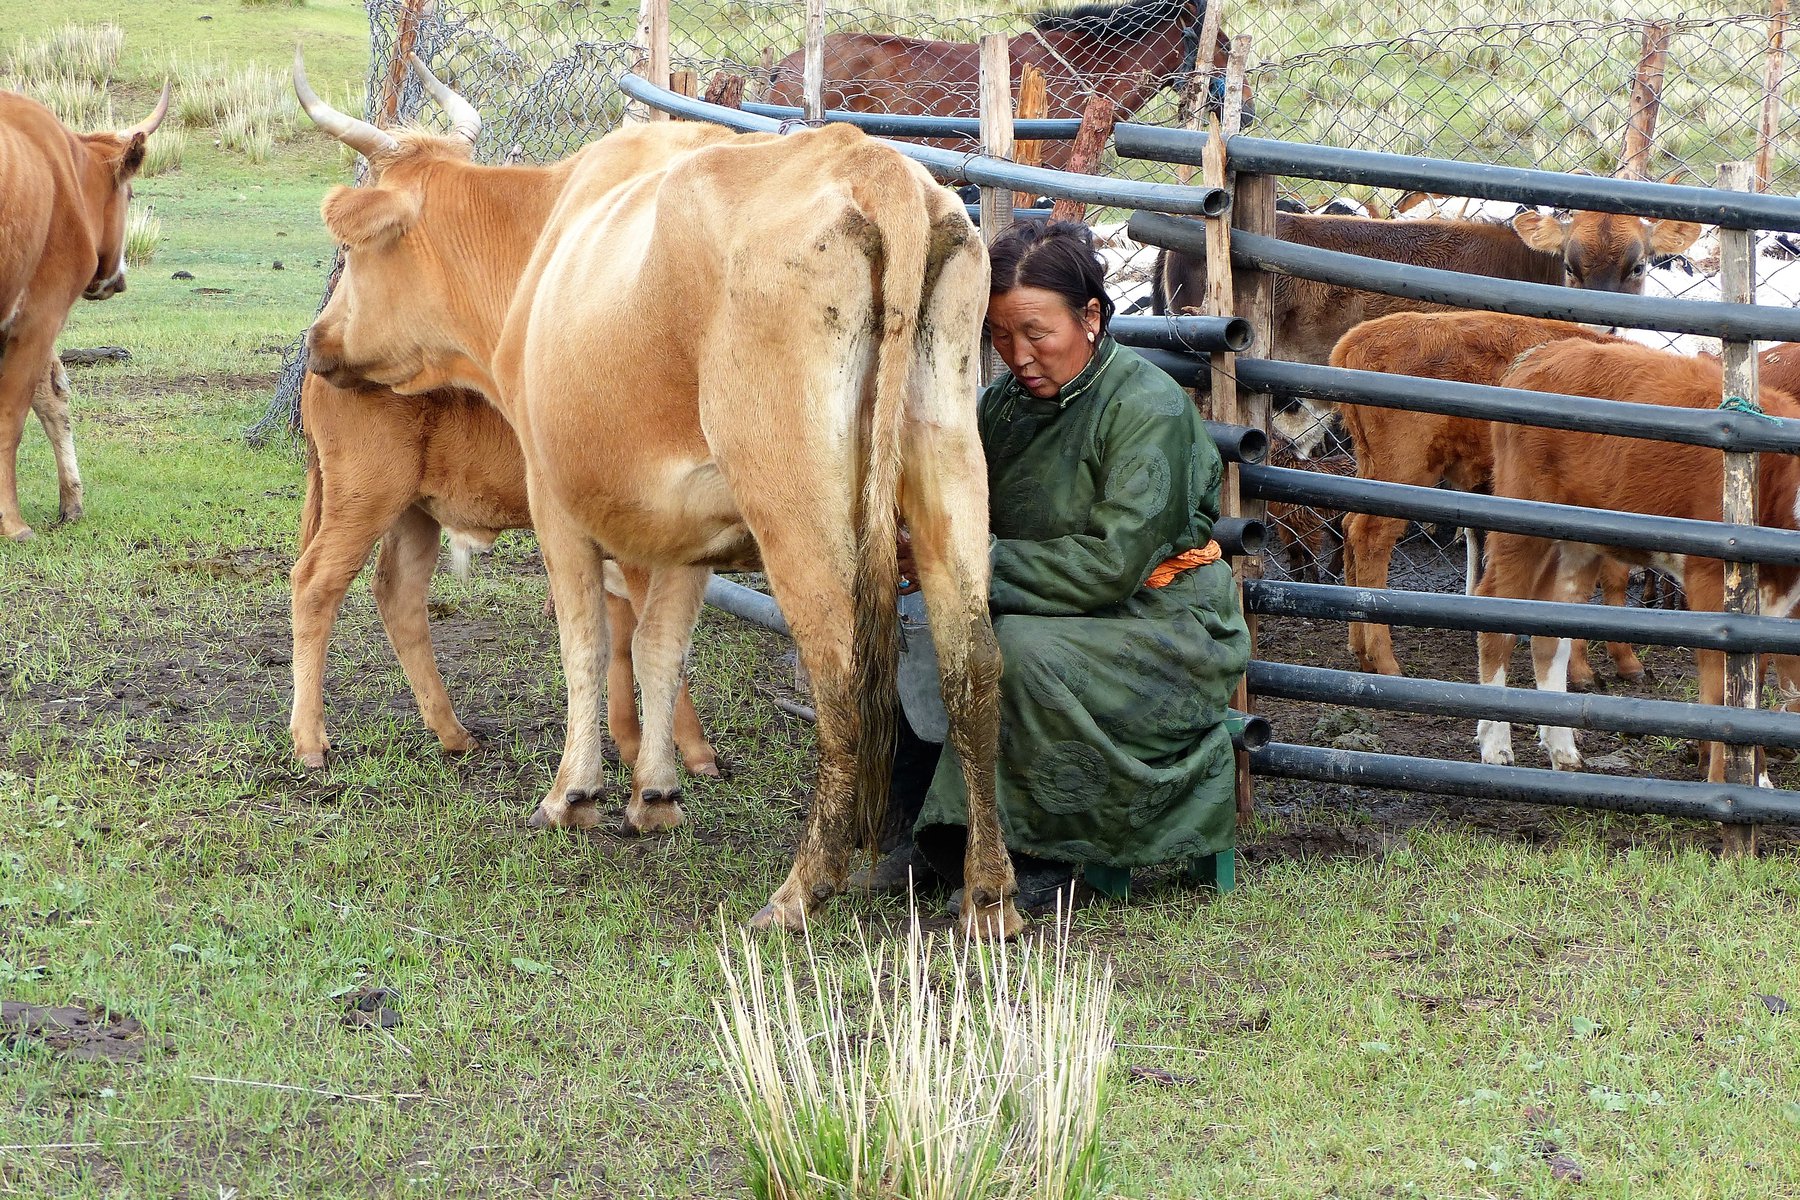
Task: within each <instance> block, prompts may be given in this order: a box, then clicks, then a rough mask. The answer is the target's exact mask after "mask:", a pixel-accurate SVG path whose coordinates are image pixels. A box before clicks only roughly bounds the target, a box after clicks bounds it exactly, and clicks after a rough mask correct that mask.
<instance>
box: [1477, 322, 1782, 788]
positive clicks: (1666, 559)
mask: <svg viewBox="0 0 1800 1200" xmlns="http://www.w3.org/2000/svg"><path fill="white" fill-rule="evenodd" d="M1501 382H1502V383H1503V385H1504V386H1506V387H1517V388H1527V389H1530V390H1533V391H1540V392H1560V393H1563V394H1566V395H1575V396H1600V397H1602V398H1606V399H1612V400H1631V401H1636V402H1638V403H1644V404H1662V405H1667V406H1670V407H1675V408H1697V409H1713V408H1717V407H1718V403H1719V395H1720V386H1721V383H1722V372H1721V369H1720V367H1719V364H1718V363H1717V362H1716V361H1714V360H1711V359H1706V358H1688V357H1685V356H1682V355H1678V354H1670V353H1667V352H1666V351H1661V350H1652V349H1650V348H1649V347H1646V346H1639V345H1636V344H1632V343H1617V344H1606V345H1594V344H1591V343H1588V342H1576V341H1563V342H1554V343H1551V344H1550V345H1547V346H1543V347H1540V348H1538V349H1536V350H1532V351H1529V352H1527V353H1526V355H1525V356H1524V358H1523V359H1522V360H1521V361H1520V363H1519V365H1518V366H1517V367H1515V368H1514V369H1513V370H1511V371H1509V372H1508V373H1507V374H1506V376H1505V378H1504V379H1503V380H1502V381H1501ZM1762 402H1763V407H1764V408H1765V409H1767V410H1768V411H1769V412H1770V413H1772V414H1774V415H1776V416H1782V417H1800V404H1797V403H1796V402H1795V401H1794V400H1793V399H1792V398H1791V397H1789V396H1788V395H1787V394H1786V393H1784V392H1778V391H1770V390H1765V391H1764V392H1763V398H1762ZM1723 477H1724V466H1723V456H1722V455H1721V454H1720V453H1719V452H1718V451H1717V450H1709V449H1706V448H1704V447H1701V446H1678V445H1672V444H1670V443H1666V442H1652V441H1644V440H1642V439H1639V438H1620V437H1608V436H1606V435H1603V434H1591V433H1568V432H1564V431H1559V430H1550V429H1537V428H1534V427H1531V426H1522V425H1497V426H1495V428H1494V494H1495V495H1497V496H1517V497H1522V498H1525V499H1530V500H1543V501H1548V502H1551V503H1556V504H1573V505H1578V506H1580V507H1583V508H1594V509H1611V510H1615V511H1619V512H1637V513H1655V514H1658V515H1661V516H1669V517H1685V518H1689V519H1692V520H1701V521H1717V520H1719V519H1720V513H1721V503H1722V502H1721V498H1720V497H1721V492H1722V490H1723ZM1758 490H1759V495H1758V503H1757V522H1758V524H1761V525H1765V526H1770V527H1773V528H1778V529H1793V528H1795V525H1796V513H1795V499H1796V494H1797V491H1800V461H1797V460H1796V459H1795V458H1794V457H1793V456H1791V455H1786V454H1770V455H1765V456H1763V458H1762V461H1761V464H1760V470H1759V480H1758ZM1608 559H1611V560H1612V561H1615V562H1620V563H1627V564H1631V565H1635V566H1651V565H1655V566H1660V567H1663V568H1664V569H1671V570H1673V571H1674V573H1676V574H1677V575H1679V576H1681V578H1682V583H1683V586H1684V587H1685V589H1686V591H1687V598H1688V607H1689V608H1690V609H1692V610H1693V611H1695V612H1718V611H1719V610H1720V607H1721V605H1722V597H1723V592H1724V565H1723V564H1722V563H1721V562H1719V561H1718V560H1717V559H1709V558H1699V557H1695V556H1690V555H1668V554H1659V553H1658V554H1653V553H1650V552H1647V551H1636V550H1624V549H1619V548H1617V547H1607V546H1594V545H1589V544H1587V543H1584V542H1575V541H1567V540H1550V539H1546V538H1534V537H1525V536H1522V535H1520V534H1506V533H1494V534H1490V535H1489V537H1488V550H1487V569H1486V570H1485V571H1484V572H1483V573H1482V576H1481V583H1480V586H1479V587H1478V588H1477V589H1476V590H1477V592H1478V593H1479V594H1480V595H1483V596H1512V597H1522V598H1525V599H1533V600H1560V601H1575V600H1582V599H1585V598H1586V597H1587V596H1588V594H1589V593H1590V592H1591V591H1592V590H1593V587H1594V578H1595V576H1596V574H1597V573H1598V572H1599V569H1600V567H1601V565H1602V564H1603V563H1604V562H1605V561H1607V560H1608ZM1759 583H1760V589H1761V600H1762V611H1763V613H1765V614H1767V615H1771V616H1783V617H1785V616H1788V615H1790V614H1791V613H1792V612H1793V611H1794V608H1795V605H1796V603H1800V569H1797V568H1794V567H1781V566H1764V567H1762V568H1760V570H1759ZM1517 640H1518V639H1517V638H1516V637H1514V636H1513V635H1510V634H1499V633H1484V634H1481V635H1479V638H1478V645H1479V648H1480V659H1481V667H1480V670H1481V681H1482V682H1483V683H1488V684H1494V685H1498V686H1504V685H1505V683H1506V667H1507V661H1508V660H1509V659H1510V658H1511V656H1512V649H1513V646H1514V645H1515V643H1516V642H1517ZM1531 650H1532V655H1531V657H1532V667H1533V672H1534V674H1535V677H1536V681H1537V686H1538V687H1540V688H1542V689H1545V690H1548V691H1561V690H1563V688H1564V686H1565V685H1566V682H1567V668H1568V663H1569V657H1570V646H1569V643H1568V641H1567V639H1563V640H1560V641H1559V640H1557V639H1554V638H1533V639H1532V647H1531ZM1695 653H1696V657H1697V658H1698V661H1699V665H1700V702H1701V703H1703V704H1719V703H1721V702H1722V701H1723V699H1724V680H1725V656H1724V654H1723V653H1721V652H1719V651H1716V650H1700V651H1696V652H1695ZM1539 738H1540V740H1541V741H1542V743H1543V745H1544V748H1545V750H1546V751H1547V752H1548V753H1549V756H1550V761H1551V764H1552V765H1553V766H1555V767H1556V768H1557V769H1559V770H1576V769H1579V768H1580V766H1581V754H1580V752H1579V751H1578V750H1577V749H1576V747H1575V737H1574V734H1573V732H1572V731H1570V730H1569V729H1566V728H1563V727H1560V726H1541V727H1540V728H1539ZM1480 740H1481V759H1482V761H1483V762H1488V763H1510V762H1512V761H1513V752H1512V726H1511V725H1509V724H1507V723H1506V722H1503V721H1483V722H1481V724H1480ZM1709 749H1710V753H1709V756H1708V757H1709V765H1708V769H1707V778H1708V779H1710V780H1712V781H1714V782H1717V781H1719V780H1721V779H1723V778H1724V770H1725V759H1724V755H1723V753H1722V752H1721V747H1720V745H1719V744H1718V743H1709Z"/></svg>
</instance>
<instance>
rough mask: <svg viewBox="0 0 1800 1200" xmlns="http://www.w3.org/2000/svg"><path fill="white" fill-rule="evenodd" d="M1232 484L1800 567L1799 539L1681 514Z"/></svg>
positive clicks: (1420, 515) (1315, 501)
mask: <svg viewBox="0 0 1800 1200" xmlns="http://www.w3.org/2000/svg"><path fill="white" fill-rule="evenodd" d="M1238 484H1239V486H1240V487H1241V488H1242V490H1243V494H1244V495H1246V496H1249V497H1251V498H1252V499H1256V500H1280V501H1285V502H1286V503H1289V504H1306V505H1314V506H1318V507H1324V508H1335V509H1348V510H1350V511H1351V512H1365V513H1373V514H1374V515H1376V516H1381V517H1404V518H1406V519H1407V520H1411V521H1428V522H1434V523H1440V524H1449V525H1455V526H1457V527H1459V528H1462V529H1469V528H1475V529H1494V530H1499V531H1500V532H1502V533H1521V534H1525V535H1527V536H1530V537H1541V538H1549V539H1551V540H1553V541H1579V542H1585V543H1587V544H1589V545H1594V546H1620V547H1624V548H1627V549H1632V550H1648V551H1653V552H1662V553H1667V554H1697V555H1700V556H1701V557H1703V558H1718V559H1724V560H1725V561H1728V562H1754V563H1768V564H1770V565H1774V566H1786V567H1792V566H1800V534H1797V533H1796V532H1795V531H1793V530H1791V529H1776V528H1773V527H1771V526H1767V525H1727V524H1725V523H1724V522H1722V521H1692V520H1689V519H1687V518H1685V517H1663V516H1655V515H1652V514H1649V513H1629V512H1613V511H1611V510H1609V509H1603V508H1578V507H1576V506H1574V505H1571V504H1546V503H1544V502H1543V501H1541V500H1518V499H1515V498H1513V497H1511V496H1484V495H1481V494H1479V493H1476V492H1458V491H1453V490H1450V489H1448V488H1428V487H1416V486H1414V485H1412V484H1406V483H1383V482H1382V481H1380V480H1378V479H1354V478H1346V477H1343V476H1338V475H1326V474H1323V473H1321V472H1318V471H1299V470H1294V469H1292V468H1288V467H1268V466H1247V467H1244V468H1243V469H1242V470H1241V471H1240V472H1239V474H1238Z"/></svg>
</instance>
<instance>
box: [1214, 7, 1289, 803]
mask: <svg viewBox="0 0 1800 1200" xmlns="http://www.w3.org/2000/svg"><path fill="white" fill-rule="evenodd" d="M1249 61H1250V37H1249V35H1247V34H1246V35H1244V36H1241V37H1239V38H1237V39H1236V40H1235V41H1233V42H1232V46H1231V59H1230V62H1229V63H1228V64H1227V66H1226V70H1225V105H1224V111H1223V113H1222V115H1221V117H1220V118H1217V119H1214V120H1213V121H1212V122H1211V127H1210V129H1209V136H1208V138H1207V139H1206V149H1205V151H1204V152H1203V153H1202V155H1201V167H1200V171H1201V183H1202V184H1204V185H1205V186H1207V187H1228V188H1230V189H1231V207H1230V209H1229V210H1228V212H1227V215H1225V216H1221V217H1213V218H1211V219H1209V220H1208V221H1207V222H1206V305H1205V311H1206V315H1208V316H1215V317H1221V316H1240V317H1244V318H1245V319H1247V320H1249V321H1250V323H1251V327H1252V334H1253V339H1254V340H1253V341H1252V342H1251V352H1252V353H1253V354H1257V355H1260V356H1261V357H1264V358H1268V357H1271V354H1270V349H1271V347H1270V331H1271V330H1272V328H1273V314H1274V294H1275V293H1274V287H1275V283H1274V280H1273V279H1272V278H1270V276H1269V275H1268V274H1267V273H1266V272H1263V271H1257V270H1246V271H1243V272H1238V271H1236V270H1235V269H1234V268H1233V267H1232V265H1231V231H1232V229H1233V228H1234V227H1235V228H1238V229H1244V230H1247V231H1249V232H1251V233H1262V234H1268V235H1271V236H1273V234H1274V233H1275V180H1274V178H1273V177H1272V176H1269V175H1238V176H1236V177H1235V178H1234V177H1232V176H1231V175H1230V174H1228V168H1229V162H1228V157H1227V149H1226V139H1228V138H1230V137H1231V136H1233V135H1234V134H1236V133H1237V131H1238V129H1239V128H1240V127H1241V126H1242V124H1243V117H1244V107H1243V95H1244V92H1243V82H1244V75H1245V73H1246V71H1247V70H1248V67H1249ZM1210 361H1211V378H1210V381H1209V382H1210V389H1211V395H1210V397H1209V401H1208V405H1207V408H1208V409H1209V410H1210V411H1207V412H1206V414H1205V415H1206V416H1208V417H1210V418H1211V419H1212V420H1214V421H1223V422H1225V423H1227V424H1231V425H1254V426H1256V427H1258V428H1260V429H1264V430H1266V429H1267V428H1268V427H1269V401H1268V397H1267V396H1263V395H1256V394H1244V393H1240V392H1239V391H1238V387H1237V356H1236V355H1234V354H1228V353H1223V352H1221V353H1216V354H1213V355H1212V356H1211V359H1210ZM1256 507H1258V506H1257V505H1255V504H1254V503H1250V504H1247V503H1246V502H1245V501H1244V499H1243V496H1242V494H1241V493H1240V491H1239V488H1238V468H1237V465H1236V464H1235V463H1228V464H1227V465H1226V468H1225V482H1224V485H1223V486H1222V487H1221V488H1220V490H1219V515H1220V516H1226V517H1239V516H1253V515H1255V513H1254V512H1253V511H1247V510H1253V509H1255V508H1256ZM1232 575H1233V576H1234V577H1235V578H1236V579H1237V582H1238V596H1239V603H1240V604H1242V598H1243V584H1244V581H1245V580H1248V579H1256V578H1258V577H1260V576H1261V575H1262V564H1261V563H1260V562H1259V561H1258V560H1257V559H1256V558H1254V557H1251V556H1246V557H1243V558H1238V559H1234V560H1233V561H1232ZM1244 621H1245V623H1246V624H1247V625H1248V626H1249V628H1250V649H1251V654H1252V655H1254V654H1255V652H1256V618H1255V617H1254V616H1252V615H1251V614H1250V613H1248V612H1246V613H1245V614H1244ZM1232 705H1233V707H1235V708H1236V709H1237V710H1238V711H1239V712H1245V713H1247V712H1250V711H1251V707H1250V706H1251V700H1250V692H1249V688H1248V687H1247V686H1246V685H1245V684H1244V682H1243V681H1242V680H1240V681H1239V682H1238V687H1237V693H1236V695H1235V696H1234V697H1233V699H1232ZM1254 802H1255V791H1254V788H1253V787H1252V785H1251V779H1250V756H1249V754H1248V753H1246V752H1245V751H1242V750H1240V751H1238V752H1237V810H1238V820H1239V821H1240V822H1242V821H1248V820H1249V819H1250V814H1251V811H1252V808H1253V806H1254Z"/></svg>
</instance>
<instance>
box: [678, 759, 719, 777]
mask: <svg viewBox="0 0 1800 1200" xmlns="http://www.w3.org/2000/svg"><path fill="white" fill-rule="evenodd" d="M687 769H688V774H689V775H698V776H702V777H704V778H706V779H723V778H725V772H724V770H722V769H721V768H720V766H719V760H718V759H716V758H706V759H701V760H700V761H699V762H691V763H688V764H687Z"/></svg>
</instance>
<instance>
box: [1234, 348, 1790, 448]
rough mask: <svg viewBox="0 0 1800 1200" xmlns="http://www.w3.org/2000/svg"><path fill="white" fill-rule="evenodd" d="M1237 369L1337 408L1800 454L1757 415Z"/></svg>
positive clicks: (1257, 363) (1355, 375) (1258, 382)
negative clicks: (1357, 407)
mask: <svg viewBox="0 0 1800 1200" xmlns="http://www.w3.org/2000/svg"><path fill="white" fill-rule="evenodd" d="M1236 371H1237V378H1238V382H1239V383H1240V384H1243V385H1246V386H1248V387H1250V388H1252V389H1254V390H1256V391H1261V392H1274V393H1277V394H1279V395H1283V396H1305V397H1307V398H1308V399H1311V400H1324V401H1328V402H1330V403H1333V404H1366V405H1370V406H1373V407H1375V408H1398V409H1405V410H1406V411H1408V412H1424V413H1437V414H1440V415H1442V416H1446V417H1470V418H1473V419H1475V420H1479V421H1504V422H1506V423H1508V424H1511V425H1538V426H1541V427H1543V428H1545V429H1571V430H1574V431H1576V432H1578V433H1604V434H1611V435H1613V436H1617V437H1630V438H1644V439H1646V440H1650V441H1659V442H1680V443H1683V444H1685V445H1689V446H1710V447H1712V448H1714V449H1717V450H1745V451H1773V452H1778V453H1785V454H1796V453H1800V421H1795V420H1788V419H1784V418H1777V417H1759V416H1756V415H1755V414H1753V413H1745V412H1729V411H1725V410H1722V409H1716V408H1669V407H1665V406H1663V405H1660V404H1635V403H1631V402H1629V401H1624V400H1602V399H1598V398H1596V397H1593V396H1565V395H1562V394H1561V393H1554V394H1552V393H1545V392H1528V391H1522V390H1520V389H1518V388H1503V387H1490V386H1488V385H1486V384H1479V383H1456V382H1452V381H1450V380H1445V379H1422V378H1418V377H1415V376H1412V375H1389V374H1387V373H1386V372H1383V371H1352V370H1348V369H1346V368H1343V367H1322V366H1318V365H1315V364H1313V363H1295V362H1280V361H1277V360H1274V359H1266V358H1240V359H1238V360H1237V367H1236Z"/></svg>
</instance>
